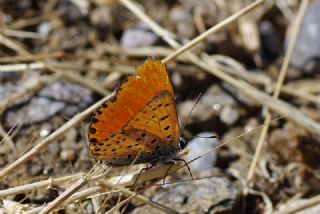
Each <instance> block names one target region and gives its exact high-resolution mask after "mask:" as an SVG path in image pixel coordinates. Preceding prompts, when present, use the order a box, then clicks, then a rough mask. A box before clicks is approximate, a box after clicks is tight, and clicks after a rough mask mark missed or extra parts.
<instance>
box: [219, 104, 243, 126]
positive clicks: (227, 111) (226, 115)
mask: <svg viewBox="0 0 320 214" xmlns="http://www.w3.org/2000/svg"><path fill="white" fill-rule="evenodd" d="M238 118H239V112H238V111H237V110H236V109H235V108H232V107H231V106H226V107H225V108H223V109H222V111H221V114H220V120H221V121H222V122H224V123H225V124H226V125H233V124H234V123H235V122H236V121H237V120H238Z"/></svg>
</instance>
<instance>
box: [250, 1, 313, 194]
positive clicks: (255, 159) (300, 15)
mask: <svg viewBox="0 0 320 214" xmlns="http://www.w3.org/2000/svg"><path fill="white" fill-rule="evenodd" d="M307 6H308V0H303V1H302V3H301V5H300V8H299V11H298V14H297V18H296V21H295V24H294V29H293V32H292V37H291V39H290V41H289V46H288V49H287V52H286V54H285V57H284V60H283V64H282V67H281V70H280V75H279V78H278V81H277V84H276V88H275V91H274V93H273V98H278V97H279V94H280V92H281V87H282V85H283V82H284V79H285V76H286V74H287V70H288V67H289V63H290V59H291V56H292V53H293V49H294V46H295V43H296V40H297V37H298V33H299V30H300V26H301V22H302V19H303V16H304V13H305V11H306V9H307ZM271 118H272V114H271V113H270V111H269V110H267V114H266V117H265V121H264V123H265V124H266V125H265V126H264V127H263V128H262V130H261V134H260V137H259V141H258V144H257V148H256V150H255V153H254V156H253V160H252V162H251V165H250V169H249V172H248V175H247V182H248V183H249V182H250V181H251V180H252V178H253V175H254V171H255V169H256V166H257V163H258V160H259V157H260V154H261V151H262V147H263V145H264V139H265V137H266V135H267V132H268V129H269V123H270V121H271ZM245 193H246V191H245Z"/></svg>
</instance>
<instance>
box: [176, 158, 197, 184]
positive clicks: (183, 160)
mask: <svg viewBox="0 0 320 214" xmlns="http://www.w3.org/2000/svg"><path fill="white" fill-rule="evenodd" d="M173 160H174V161H182V162H183V163H184V164H185V165H186V166H187V168H188V171H189V174H190V177H191V179H192V180H193V176H192V173H191V169H190V167H189V164H188V162H187V161H186V160H185V159H182V158H173Z"/></svg>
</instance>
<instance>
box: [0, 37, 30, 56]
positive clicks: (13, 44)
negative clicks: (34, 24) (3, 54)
mask: <svg viewBox="0 0 320 214" xmlns="http://www.w3.org/2000/svg"><path fill="white" fill-rule="evenodd" d="M0 44H2V45H4V46H6V47H8V48H10V49H12V50H14V51H15V52H17V53H19V54H21V55H29V52H28V51H27V50H25V49H24V48H23V46H22V45H21V44H19V43H18V42H17V41H14V40H13V39H10V38H8V37H6V36H4V35H3V34H1V33H0Z"/></svg>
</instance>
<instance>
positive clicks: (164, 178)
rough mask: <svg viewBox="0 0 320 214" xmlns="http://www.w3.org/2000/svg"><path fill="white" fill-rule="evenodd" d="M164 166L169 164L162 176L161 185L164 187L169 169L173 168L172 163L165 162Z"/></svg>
mask: <svg viewBox="0 0 320 214" xmlns="http://www.w3.org/2000/svg"><path fill="white" fill-rule="evenodd" d="M164 164H170V166H169V167H168V169H167V170H166V173H165V174H164V176H163V181H162V185H165V183H166V177H167V176H168V174H169V171H170V169H171V168H172V167H173V165H174V161H170V162H166V163H164Z"/></svg>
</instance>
